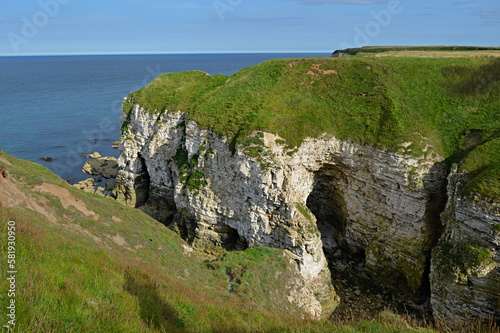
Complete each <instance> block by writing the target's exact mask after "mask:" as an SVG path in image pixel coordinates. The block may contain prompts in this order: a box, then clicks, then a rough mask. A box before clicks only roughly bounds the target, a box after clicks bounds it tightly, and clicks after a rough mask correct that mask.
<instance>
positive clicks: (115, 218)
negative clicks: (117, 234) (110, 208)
mask: <svg viewBox="0 0 500 333" xmlns="http://www.w3.org/2000/svg"><path fill="white" fill-rule="evenodd" d="M111 219H112V220H113V221H115V222H117V223H120V222H123V221H122V219H121V218H119V217H116V216H112V217H111Z"/></svg>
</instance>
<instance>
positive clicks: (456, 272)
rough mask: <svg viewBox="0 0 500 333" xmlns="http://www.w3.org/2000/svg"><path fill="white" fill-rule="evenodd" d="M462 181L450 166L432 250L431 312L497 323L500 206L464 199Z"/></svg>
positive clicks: (464, 181) (472, 197)
mask: <svg viewBox="0 0 500 333" xmlns="http://www.w3.org/2000/svg"><path fill="white" fill-rule="evenodd" d="M467 182H468V176H467V174H466V173H465V172H462V171H461V170H460V168H459V167H458V166H457V165H455V166H454V168H453V170H452V172H451V174H450V176H449V182H448V197H449V200H448V203H447V205H446V209H445V211H444V213H443V214H442V220H443V222H444V224H445V225H444V227H445V231H444V233H443V236H442V237H441V240H440V244H439V246H437V247H436V248H435V249H434V251H433V258H432V266H431V288H432V298H431V303H432V308H433V311H434V312H435V313H436V315H437V316H439V317H440V318H449V319H452V320H455V321H457V320H465V319H467V318H468V319H470V318H477V317H479V318H486V319H493V320H494V321H496V322H500V205H499V203H498V202H494V201H492V200H491V199H487V198H482V197H481V196H479V195H477V194H468V195H464V194H463V193H462V190H463V188H464V186H465V185H466V184H467Z"/></svg>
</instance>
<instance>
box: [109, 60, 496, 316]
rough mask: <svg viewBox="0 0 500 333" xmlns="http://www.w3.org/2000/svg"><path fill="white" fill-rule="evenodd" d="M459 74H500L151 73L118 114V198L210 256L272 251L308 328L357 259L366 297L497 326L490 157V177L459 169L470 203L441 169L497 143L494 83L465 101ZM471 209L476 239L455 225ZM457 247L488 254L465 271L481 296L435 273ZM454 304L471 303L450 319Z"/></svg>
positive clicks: (413, 63) (419, 64) (335, 64)
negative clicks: (386, 297) (341, 268)
mask: <svg viewBox="0 0 500 333" xmlns="http://www.w3.org/2000/svg"><path fill="white" fill-rule="evenodd" d="M458 67H460V68H462V72H461V73H463V72H464V71H465V72H467V71H470V73H482V72H488V71H489V72H491V70H492V69H493V70H497V69H498V68H500V66H499V65H498V61H495V60H493V61H489V60H488V59H461V58H460V59H453V60H451V59H378V60H373V59H364V58H356V57H347V58H338V59H326V58H317V59H298V60H297V59H279V60H273V61H268V62H266V63H263V64H261V65H258V66H254V67H250V68H247V69H244V70H242V71H240V72H238V73H236V74H234V75H233V76H229V77H225V76H221V75H218V76H213V77H212V76H209V75H207V74H205V73H202V72H183V73H174V74H168V75H162V76H160V77H159V78H157V79H156V80H155V81H153V82H152V83H151V84H150V85H149V86H147V87H145V88H143V89H141V90H139V91H138V92H135V93H132V94H131V95H129V96H128V97H127V99H126V100H125V102H124V112H123V114H122V118H121V122H122V138H121V143H120V153H121V156H120V159H119V172H118V179H117V180H118V185H117V189H116V195H117V198H118V200H119V201H121V202H123V203H126V204H127V205H130V206H134V207H141V209H143V210H144V211H146V212H147V213H148V214H150V215H151V216H153V217H154V218H156V219H157V220H159V221H161V222H162V223H164V224H166V225H168V226H169V227H170V228H171V229H173V230H175V231H176V232H177V233H179V234H180V235H181V236H182V237H183V238H184V239H185V240H187V241H188V243H189V244H190V245H191V246H193V247H194V248H197V249H198V250H200V251H202V252H204V253H206V254H207V255H209V256H210V255H212V256H216V255H219V254H221V253H224V252H226V251H234V250H241V249H245V248H247V247H250V248H252V247H258V246H268V247H275V248H280V249H284V250H285V252H286V253H287V254H288V256H289V259H290V260H292V261H293V262H295V264H296V265H297V268H298V270H299V272H300V276H301V279H302V283H303V286H304V288H303V289H302V291H301V292H296V293H294V294H291V295H290V301H291V302H293V303H295V304H296V305H298V306H299V307H301V308H303V309H304V310H305V311H306V312H307V313H309V314H310V315H312V316H315V317H326V316H328V315H330V314H331V313H332V312H333V311H334V310H335V308H336V307H337V306H338V304H339V302H340V298H339V296H338V295H337V293H336V291H335V289H334V286H333V285H332V282H331V281H332V280H331V274H332V273H331V269H330V268H329V264H330V267H332V266H335V264H336V262H338V261H341V260H342V258H344V257H353V256H354V257H356V258H357V260H358V261H359V262H360V263H361V264H362V265H363V267H364V271H365V273H366V274H367V275H368V276H369V277H370V278H371V279H372V280H373V283H374V284H375V285H380V286H387V287H392V288H394V289H397V290H402V291H403V292H404V293H405V295H406V296H407V297H408V299H410V300H411V301H412V302H413V303H414V304H415V306H419V305H422V306H425V305H424V304H428V300H429V299H430V300H431V302H430V303H431V304H432V311H434V312H435V313H436V314H445V315H453V316H458V317H464V316H467V315H470V316H478V317H486V318H487V317H491V316H493V317H494V318H495V320H498V313H499V309H498V299H499V296H500V295H499V291H498V289H496V288H495V287H492V286H494V285H498V282H499V276H498V267H499V264H498V263H499V257H498V254H497V252H495V251H496V249H495V246H497V247H498V227H497V226H496V224H495V223H496V222H495V221H498V218H499V212H498V209H497V208H495V207H498V182H497V180H498V173H497V172H496V171H491V170H497V169H496V167H497V165H498V162H499V161H498V151H499V150H498V147H497V146H496V145H493V146H492V148H491V149H490V150H488V151H489V154H490V155H492V156H493V157H492V158H491V160H490V161H489V162H488V163H489V164H487V165H485V166H484V168H486V169H487V170H490V171H488V172H486V174H484V173H481V172H479V171H478V172H476V171H477V170H476V171H474V172H469V173H468V176H467V177H468V182H467V183H468V187H467V189H466V191H467V193H468V194H467V196H457V195H455V194H454V193H458V192H457V191H458V190H454V189H453V186H455V185H453V184H457V182H456V181H455V180H454V179H455V178H456V177H457V176H456V173H454V172H451V173H450V170H451V162H453V161H456V162H459V163H462V164H464V163H465V164H464V166H467V163H466V161H467V159H464V157H468V158H471V157H470V156H473V155H474V154H477V155H478V156H477V158H481V156H484V153H483V152H482V150H481V149H480V148H481V147H485V145H487V144H488V143H490V142H496V141H495V140H498V139H496V138H497V136H498V128H500V126H499V123H498V122H499V120H498V119H499V117H498V110H499V101H498V98H497V96H498V78H496V77H495V78H494V79H493V80H491V82H489V83H488V84H487V85H483V86H481V87H479V88H478V89H476V90H474V91H473V92H472V93H469V92H468V91H465V92H463V91H462V90H463V89H468V88H467V87H468V85H474V82H469V81H470V80H471V79H470V78H469V77H468V76H464V75H462V76H457V74H456V71H457V68H458ZM408 77H411V78H412V80H408ZM431 91H432V93H433V95H432V98H430V97H429V96H430V95H429V93H430V92H431ZM457 96H458V97H457ZM460 96H461V97H460ZM479 100H480V101H482V103H478V101H479ZM471 115H472V116H471ZM490 145H491V144H490ZM478 147H479V148H478ZM469 164H470V163H469ZM484 168H483V171H484V170H486V169H484ZM454 177H455V178H454ZM447 183H448V191H446V184H447ZM484 184H489V186H484ZM491 187H493V191H492V190H491ZM460 191H461V190H460ZM460 193H462V192H460ZM464 193H465V192H464ZM471 198H476V199H471ZM485 200H486V201H488V202H490V203H491V204H488V205H482V204H481V203H480V202H483V201H485ZM457 203H461V204H460V205H457ZM469 203H470V205H469ZM445 205H446V209H445ZM469 206H470V207H474V208H473V210H474V211H473V212H472V211H471V210H470V209H469V208H467V207H469ZM471 209H472V208H471ZM443 212H444V213H443ZM467 212H469V213H470V214H472V215H473V216H474V219H477V220H478V222H477V223H478V224H481V223H482V224H487V225H488V227H485V228H483V229H484V230H483V229H481V228H479V227H478V228H473V229H474V231H471V230H468V229H466V228H462V227H459V226H458V225H459V224H460V225H462V224H464V223H465V222H464V223H462V222H463V221H466V220H468V219H467V218H463V216H465V215H466V214H468V213H467ZM441 213H443V214H441ZM470 214H469V215H470ZM440 216H441V217H442V218H441V217H440ZM460 221H462V222H460ZM485 221H486V222H485ZM492 221H493V222H492ZM465 224H467V223H465ZM457 230H461V233H462V236H460V237H461V238H460V241H459V240H458V238H456V237H457V236H456V235H457ZM465 235H466V236H465ZM454 237H455V238H454ZM458 243H460V244H462V243H463V244H465V245H464V246H472V247H474V248H475V249H476V248H478V249H479V250H478V251H479V252H481V253H483V252H484V251H483V247H484V248H487V250H488V252H487V254H485V256H487V257H488V258H487V260H483V261H482V263H481V264H478V265H479V266H480V267H482V268H481V269H478V270H476V271H474V272H476V273H477V272H479V271H480V273H477V274H476V273H474V274H476V275H475V276H476V278H478V279H482V278H483V277H485V276H487V279H488V280H487V281H486V280H474V281H476V282H474V283H476V284H478V285H481V286H483V285H484V286H485V287H484V288H483V287H478V288H479V289H480V290H481V292H480V293H478V294H474V293H472V294H470V295H469V296H468V297H469V298H468V299H467V300H466V299H465V298H464V297H463V292H462V291H461V289H460V288H461V287H454V286H455V285H456V279H455V280H453V279H447V278H444V276H447V273H446V272H447V271H446V269H447V268H445V266H444V265H441V264H440V263H439V262H438V260H441V259H440V257H443V256H444V257H445V258H446V257H450V256H453V255H455V252H453V251H459V250H457V249H458V248H459V246H458V245H457V246H458V247H456V246H454V245H452V247H451V248H449V246H448V245H447V244H458ZM467 244H469V245H467ZM471 244H472V245H471ZM476 245H477V247H476ZM460 246H461V245H460ZM440 249H441V250H440ZM484 253H486V252H484ZM443 260H444V259H443ZM431 262H432V272H431ZM486 262H487V264H486ZM481 265H483V266H484V267H483V266H481ZM476 266H477V265H476ZM479 266H478V267H479ZM486 271H487V273H485V272H486ZM490 272H493V273H491V274H490ZM336 273H338V272H336ZM483 273H484V274H483ZM478 274H479V275H478ZM469 275H470V274H469ZM469 281H472V279H469ZM478 281H481V282H478ZM482 281H486V282H482ZM481 288H482V289H481ZM479 289H478V290H479ZM444 299H447V300H450V301H451V302H452V303H449V304H452V305H446V304H444V303H446V302H445V301H444ZM471 300H473V301H471ZM461 302H469V303H471V304H472V303H474V302H475V304H478V305H477V306H470V307H462V308H463V309H465V310H463V311H462V310H459V309H460V307H456V306H455V305H456V304H459V303H461ZM495 302H496V303H495ZM484 304H488V306H481V305H484Z"/></svg>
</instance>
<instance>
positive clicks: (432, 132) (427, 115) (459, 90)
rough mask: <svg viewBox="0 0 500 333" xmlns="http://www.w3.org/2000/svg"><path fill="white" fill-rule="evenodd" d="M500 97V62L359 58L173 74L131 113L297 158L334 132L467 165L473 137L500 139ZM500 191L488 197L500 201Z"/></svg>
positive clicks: (134, 99) (139, 98) (142, 94)
mask: <svg viewBox="0 0 500 333" xmlns="http://www.w3.org/2000/svg"><path fill="white" fill-rule="evenodd" d="M499 97H500V58H494V57H469V58H445V57H443V58H415V57H384V58H373V57H363V56H352V57H341V58H307V59H277V60H270V61H266V62H264V63H262V64H260V65H257V66H252V67H248V68H245V69H243V70H241V71H239V72H237V73H235V74H234V75H232V76H222V75H217V76H213V77H212V76H209V75H207V74H205V73H202V72H181V73H174V74H164V75H161V76H159V77H158V78H156V79H155V80H154V81H153V82H152V83H151V84H149V85H148V86H146V87H144V88H143V89H141V90H139V91H137V92H134V93H132V94H130V95H129V98H128V100H127V101H126V102H125V103H124V110H125V111H130V110H131V108H132V106H133V105H134V104H136V103H137V104H140V105H141V106H142V107H144V108H145V109H148V110H150V112H156V113H158V112H163V111H164V110H170V111H176V110H182V111H184V112H187V113H188V114H189V117H190V118H191V119H193V120H195V121H197V122H198V124H199V125H200V126H202V127H205V128H210V129H212V130H214V131H215V132H217V133H218V134H220V135H225V136H228V137H232V138H236V139H237V142H238V143H241V142H244V141H245V140H247V137H248V136H249V135H250V134H251V133H254V131H255V130H264V131H269V132H272V133H277V134H279V135H280V136H281V137H282V138H284V139H285V140H286V141H287V145H288V148H290V151H292V149H293V148H294V147H296V146H298V145H300V143H301V142H302V140H304V139H305V138H306V137H318V136H320V135H322V134H325V133H327V134H331V135H334V136H336V137H337V138H340V139H345V140H349V141H352V142H355V143H358V144H367V145H371V146H374V147H378V148H380V149H384V150H390V151H398V152H402V153H404V154H407V155H411V156H415V157H418V158H427V157H429V156H431V155H432V154H438V155H439V156H442V157H444V158H445V159H447V160H448V161H450V162H458V161H460V159H461V158H463V157H464V153H465V151H466V149H465V146H466V139H467V135H468V133H469V132H470V131H471V130H474V131H476V132H477V131H479V132H481V133H482V137H481V142H488V141H491V140H494V139H495V138H497V137H498V136H499V132H500V131H499V129H500V98H499ZM493 148H494V149H495V150H494V151H493V152H491V153H492V154H494V155H499V154H500V151H499V150H498V147H497V146H494V147H493ZM469 150H470V149H469ZM492 163H493V164H495V165H492V166H491V167H492V168H493V169H495V168H497V167H498V165H497V162H495V161H493V160H492ZM482 176H483V177H486V178H488V177H489V176H488V174H487V173H486V174H482ZM488 179H489V178H488ZM488 179H487V181H488V182H489V181H490V180H488ZM492 185H494V186H497V187H498V182H496V180H493V183H492ZM472 190H477V191H482V190H481V187H477V188H476V187H474V188H473V189H472ZM495 193H496V191H489V192H484V191H483V194H485V195H493V196H494V198H496V199H499V197H498V196H497V195H496V194H495Z"/></svg>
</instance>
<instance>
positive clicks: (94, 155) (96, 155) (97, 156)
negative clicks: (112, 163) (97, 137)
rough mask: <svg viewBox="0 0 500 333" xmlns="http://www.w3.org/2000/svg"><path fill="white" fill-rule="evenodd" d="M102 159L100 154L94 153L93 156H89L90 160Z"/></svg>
mask: <svg viewBox="0 0 500 333" xmlns="http://www.w3.org/2000/svg"><path fill="white" fill-rule="evenodd" d="M100 157H102V156H101V154H99V153H98V152H94V153H93V154H89V158H100Z"/></svg>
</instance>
